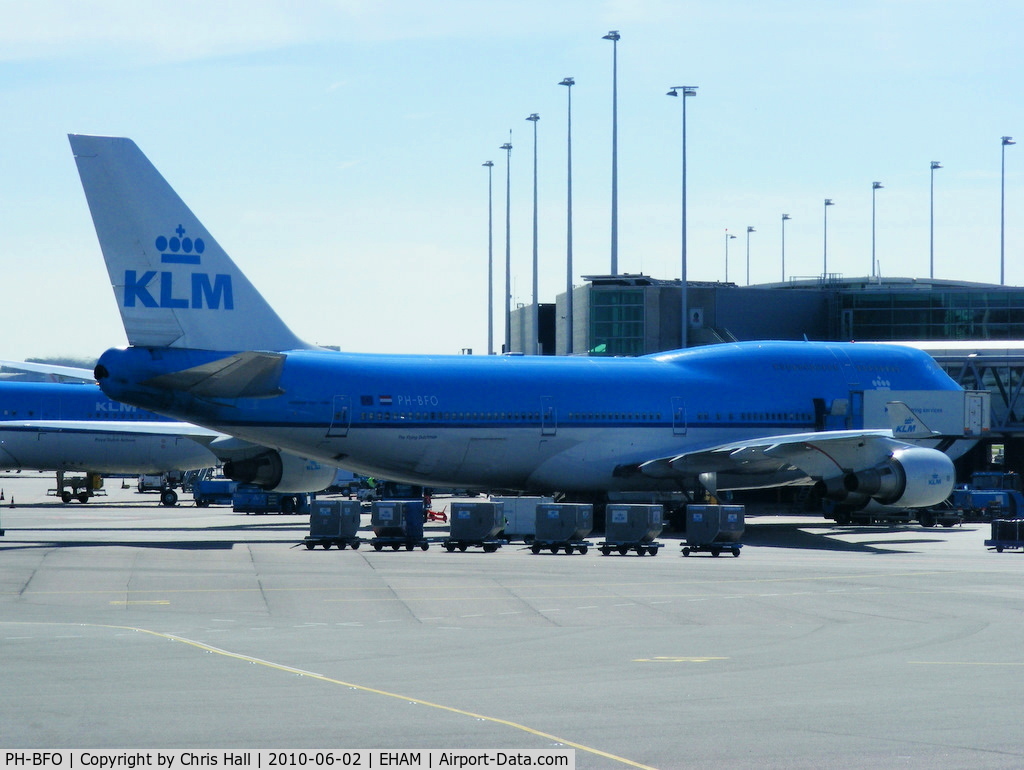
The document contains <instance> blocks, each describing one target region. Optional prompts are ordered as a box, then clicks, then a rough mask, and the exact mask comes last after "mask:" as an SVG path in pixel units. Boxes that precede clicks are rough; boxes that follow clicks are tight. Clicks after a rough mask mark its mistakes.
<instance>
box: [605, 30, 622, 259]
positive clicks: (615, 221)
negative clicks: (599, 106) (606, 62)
mask: <svg viewBox="0 0 1024 770" xmlns="http://www.w3.org/2000/svg"><path fill="white" fill-rule="evenodd" d="M620 37H621V35H619V32H618V30H614V29H613V30H612V31H611V32H609V33H608V34H607V35H605V36H604V37H602V38H601V39H602V40H611V41H612V275H618V274H619V38H620Z"/></svg>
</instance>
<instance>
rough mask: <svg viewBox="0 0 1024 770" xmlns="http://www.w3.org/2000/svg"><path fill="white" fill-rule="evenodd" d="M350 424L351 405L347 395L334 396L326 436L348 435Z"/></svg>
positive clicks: (340, 436)
mask: <svg viewBox="0 0 1024 770" xmlns="http://www.w3.org/2000/svg"><path fill="white" fill-rule="evenodd" d="M351 424H352V405H351V403H350V401H349V397H348V396H335V397H334V405H333V409H332V410H331V424H330V425H329V426H328V428H327V438H344V437H345V436H347V435H348V429H349V426H350V425H351Z"/></svg>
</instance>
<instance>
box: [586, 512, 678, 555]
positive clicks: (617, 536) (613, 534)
mask: <svg viewBox="0 0 1024 770" xmlns="http://www.w3.org/2000/svg"><path fill="white" fill-rule="evenodd" d="M664 513H665V509H664V508H662V506H660V505H639V504H633V505H629V504H625V503H610V504H609V505H608V507H607V508H606V509H605V539H604V541H603V542H601V543H598V548H600V549H601V553H602V554H603V555H605V556H608V555H609V554H611V553H612V552H613V551H614V552H616V553H618V554H619V555H621V556H625V555H626V554H627V553H629V552H630V551H635V552H636V555H637V556H646V555H647V554H650V555H651V556H657V555H658V549H659V548H661V547H662V546H661V543H656V542H654V538H656V537H657V536H658V535H660V534H661V529H662V527H663V526H664V525H663V523H662V518H663V516H664Z"/></svg>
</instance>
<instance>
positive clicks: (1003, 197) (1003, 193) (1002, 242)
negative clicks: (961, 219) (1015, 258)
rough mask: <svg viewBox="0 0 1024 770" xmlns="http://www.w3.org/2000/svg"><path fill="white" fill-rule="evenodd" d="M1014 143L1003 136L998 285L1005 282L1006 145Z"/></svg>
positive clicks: (1011, 139)
mask: <svg viewBox="0 0 1024 770" xmlns="http://www.w3.org/2000/svg"><path fill="white" fill-rule="evenodd" d="M1010 144H1016V142H1015V141H1013V137H1012V136H1004V137H1003V146H1002V156H1003V158H1002V163H1001V170H1000V174H999V285H1000V286H1003V285H1005V284H1006V147H1007V145H1010Z"/></svg>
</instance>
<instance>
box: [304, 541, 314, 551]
mask: <svg viewBox="0 0 1024 770" xmlns="http://www.w3.org/2000/svg"><path fill="white" fill-rule="evenodd" d="M314 548H316V543H306V550H307V551H312V550H313V549H314Z"/></svg>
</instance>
